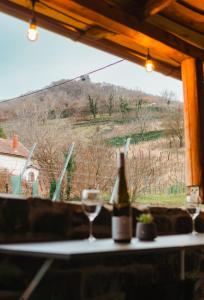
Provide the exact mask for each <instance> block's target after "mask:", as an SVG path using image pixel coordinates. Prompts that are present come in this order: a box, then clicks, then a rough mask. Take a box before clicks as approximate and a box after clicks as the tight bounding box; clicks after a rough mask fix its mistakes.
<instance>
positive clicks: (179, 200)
mask: <svg viewBox="0 0 204 300" xmlns="http://www.w3.org/2000/svg"><path fill="white" fill-rule="evenodd" d="M185 201H186V195H185V193H181V194H157V195H142V196H139V197H138V198H137V199H136V200H135V201H134V203H136V204H140V205H141V204H143V205H154V206H157V205H158V206H169V207H181V206H184V205H185Z"/></svg>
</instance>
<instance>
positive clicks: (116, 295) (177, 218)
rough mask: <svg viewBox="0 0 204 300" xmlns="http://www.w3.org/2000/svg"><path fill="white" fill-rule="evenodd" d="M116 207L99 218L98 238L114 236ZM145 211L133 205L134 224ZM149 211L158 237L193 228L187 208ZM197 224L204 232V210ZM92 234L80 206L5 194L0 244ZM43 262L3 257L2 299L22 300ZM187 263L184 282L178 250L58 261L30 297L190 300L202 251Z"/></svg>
mask: <svg viewBox="0 0 204 300" xmlns="http://www.w3.org/2000/svg"><path fill="white" fill-rule="evenodd" d="M111 210H112V207H111V206H110V205H105V206H104V207H103V209H102V211H101V213H100V215H99V216H98V218H97V219H96V220H95V222H94V234H95V236H96V237H97V238H105V237H110V235H111ZM143 211H144V210H143V209H138V208H137V207H133V219H134V225H133V226H134V228H135V227H136V217H137V216H139V214H141V213H142V212H143ZM150 212H151V213H152V214H153V216H154V219H155V222H156V224H157V231H158V234H159V235H164V234H165V235H166V234H175V233H177V234H179V233H188V232H190V231H191V229H192V224H191V219H190V217H189V216H188V214H187V213H186V212H185V211H184V210H182V209H178V208H175V209H173V208H162V207H151V208H150ZM196 226H197V230H199V231H203V230H204V215H203V213H201V214H200V216H199V218H198V219H197V220H196ZM87 236H88V220H87V218H86V216H85V215H84V213H83V211H82V208H81V206H80V204H77V203H67V204H66V203H53V202H51V201H49V200H40V199H27V200H17V199H4V198H0V241H1V242H16V241H18V242H28V241H43V240H44V241H45V240H46V241H47V240H70V239H81V238H86V237H87ZM134 242H135V241H134ZM42 262H43V260H42V259H37V258H28V257H27V258H26V257H13V256H5V255H1V256H0V299H19V295H20V294H21V293H22V291H23V290H24V288H25V287H26V286H27V285H28V283H29V281H30V280H31V278H32V277H33V275H34V274H35V272H36V271H37V270H38V268H39V267H40V266H41V264H42ZM186 267H187V278H188V279H187V280H186V281H184V282H181V281H180V280H179V254H178V252H174V251H172V252H170V253H165V254H160V253H156V254H140V255H138V254H137V255H135V254H131V255H128V256H127V255H122V254H115V255H114V256H113V255H111V256H110V257H108V256H107V257H99V256H93V257H91V258H88V259H86V260H85V261H84V260H82V259H81V260H71V261H56V262H55V263H54V264H53V265H52V267H51V269H50V271H49V272H48V273H47V274H46V276H45V278H44V279H43V280H42V282H41V283H40V285H39V286H38V288H37V289H36V291H35V292H34V294H33V295H32V297H31V300H41V299H43V300H48V299H54V300H58V299H60V300H64V299H71V300H75V299H76V300H88V299H89V300H101V299H105V300H115V299H117V300H127V299H128V300H129V299H130V300H132V299H140V300H146V299H148V300H149V299H150V298H151V299H157V300H160V299H162V300H164V299H165V300H176V299H179V300H188V299H189V300H190V299H193V285H194V281H195V278H197V277H200V275H201V274H202V273H203V271H204V255H203V253H202V251H192V252H189V253H188V254H187V258H186ZM201 286H202V285H201ZM200 289H201V288H199V291H200ZM6 291H7V292H6ZM8 291H9V292H8ZM196 295H198V293H197V294H196ZM197 299H202V298H196V300H197Z"/></svg>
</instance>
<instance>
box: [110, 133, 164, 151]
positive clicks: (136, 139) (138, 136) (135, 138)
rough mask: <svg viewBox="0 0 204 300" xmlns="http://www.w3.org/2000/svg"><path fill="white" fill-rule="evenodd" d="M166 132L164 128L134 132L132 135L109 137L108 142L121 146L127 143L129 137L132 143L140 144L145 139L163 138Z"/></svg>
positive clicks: (111, 144)
mask: <svg viewBox="0 0 204 300" xmlns="http://www.w3.org/2000/svg"><path fill="white" fill-rule="evenodd" d="M163 134H164V130H155V131H148V132H144V133H134V134H130V135H123V136H116V137H113V138H110V139H107V140H106V142H107V144H108V145H110V146H114V147H121V146H122V145H124V144H125V142H126V140H127V139H128V138H131V142H130V143H131V144H138V143H140V142H144V141H151V140H157V139H159V138H161V137H162V136H163Z"/></svg>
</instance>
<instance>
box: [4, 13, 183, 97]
mask: <svg viewBox="0 0 204 300" xmlns="http://www.w3.org/2000/svg"><path fill="white" fill-rule="evenodd" d="M0 24H1V31H0V46H1V47H0V49H1V55H0V100H3V99H8V98H12V97H16V96H19V95H21V94H23V93H26V92H28V91H31V90H35V89H39V88H42V87H44V86H46V85H49V84H50V83H51V82H53V81H58V80H60V79H70V78H74V77H76V76H78V75H81V74H85V73H87V72H89V71H92V70H94V69H97V68H100V67H103V66H105V65H107V64H109V63H112V62H115V61H117V60H119V59H120V58H118V57H116V56H113V55H110V54H107V53H105V52H103V51H99V50H97V49H94V48H91V47H88V46H85V45H83V44H80V43H79V42H73V41H71V40H69V39H67V38H64V37H62V36H60V35H56V34H54V33H52V32H49V31H46V30H43V29H42V28H39V33H40V36H39V40H38V41H37V42H30V41H28V40H27V37H26V31H27V26H28V24H27V23H25V22H22V21H20V20H18V19H15V18H12V17H10V16H7V15H5V14H2V13H0ZM90 77H91V80H92V81H94V82H108V83H113V84H117V85H121V86H124V87H127V88H132V89H141V90H143V91H145V92H148V93H151V94H160V93H161V92H162V91H163V90H164V89H168V90H171V91H173V92H174V93H175V94H176V97H177V99H178V100H180V101H182V84H181V82H180V81H178V80H175V79H172V78H170V77H167V76H163V75H161V74H159V73H157V72H153V73H147V72H146V71H145V70H144V68H143V67H140V66H138V65H136V64H133V63H130V62H128V61H123V62H121V63H119V64H116V65H115V66H112V67H110V68H107V69H105V70H103V71H100V72H97V73H95V74H93V75H91V76H90Z"/></svg>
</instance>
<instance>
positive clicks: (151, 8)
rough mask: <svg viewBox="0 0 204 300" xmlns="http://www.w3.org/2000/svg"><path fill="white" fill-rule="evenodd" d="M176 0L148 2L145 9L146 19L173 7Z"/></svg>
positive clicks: (152, 0) (150, 0) (149, 0)
mask: <svg viewBox="0 0 204 300" xmlns="http://www.w3.org/2000/svg"><path fill="white" fill-rule="evenodd" d="M174 2H175V0H148V1H147V3H146V5H145V8H144V18H149V17H150V16H154V15H156V14H158V13H159V12H161V11H162V10H163V9H165V8H166V7H168V6H170V5H172V4H173V3H174Z"/></svg>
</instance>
